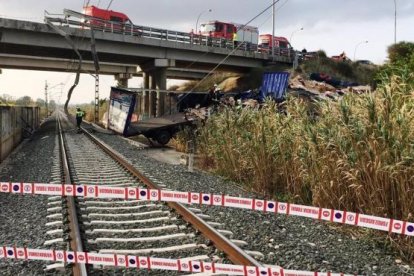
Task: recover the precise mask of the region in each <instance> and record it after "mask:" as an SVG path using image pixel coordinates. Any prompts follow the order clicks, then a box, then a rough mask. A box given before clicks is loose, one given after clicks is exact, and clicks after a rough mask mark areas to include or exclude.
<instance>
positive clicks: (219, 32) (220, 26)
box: [200, 21, 237, 40]
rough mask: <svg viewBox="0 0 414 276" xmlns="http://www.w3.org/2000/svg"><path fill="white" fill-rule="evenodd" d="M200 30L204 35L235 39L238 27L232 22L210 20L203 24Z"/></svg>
mask: <svg viewBox="0 0 414 276" xmlns="http://www.w3.org/2000/svg"><path fill="white" fill-rule="evenodd" d="M200 32H201V35H203V36H210V37H214V38H223V39H227V40H233V34H234V33H235V32H237V29H236V26H234V24H232V23H225V22H220V21H210V22H208V23H204V24H201V27H200Z"/></svg>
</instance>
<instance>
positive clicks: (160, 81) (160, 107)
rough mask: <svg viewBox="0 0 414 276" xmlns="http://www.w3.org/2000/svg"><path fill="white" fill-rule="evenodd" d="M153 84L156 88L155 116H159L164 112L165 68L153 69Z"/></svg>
mask: <svg viewBox="0 0 414 276" xmlns="http://www.w3.org/2000/svg"><path fill="white" fill-rule="evenodd" d="M155 86H156V89H157V117H159V116H162V115H164V113H165V96H166V95H165V90H167V68H157V69H156V70H155ZM160 90H164V91H160Z"/></svg>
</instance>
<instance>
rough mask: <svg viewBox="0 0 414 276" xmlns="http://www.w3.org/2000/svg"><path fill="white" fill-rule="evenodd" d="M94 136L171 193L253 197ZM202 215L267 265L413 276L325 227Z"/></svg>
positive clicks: (213, 211)
mask: <svg viewBox="0 0 414 276" xmlns="http://www.w3.org/2000/svg"><path fill="white" fill-rule="evenodd" d="M97 136H98V137H100V138H101V139H102V140H103V141H104V142H105V143H107V144H108V145H110V146H111V147H113V148H114V149H115V150H117V151H118V152H120V153H121V154H123V155H124V156H125V157H127V158H128V159H129V160H130V162H132V163H133V164H134V165H135V166H136V167H138V166H139V167H144V168H145V171H146V174H147V175H151V176H154V177H156V178H158V179H159V180H162V181H163V182H164V184H166V185H167V186H168V187H169V188H171V189H175V190H181V191H194V192H207V193H218V194H220V193H224V194H231V195H234V196H249V197H254V195H253V194H249V193H246V192H244V191H243V190H241V189H240V188H239V187H237V185H234V184H233V183H231V182H228V181H225V180H223V179H222V178H220V177H215V176H212V175H209V174H206V173H203V172H199V171H196V172H194V173H189V172H187V171H186V168H185V167H183V166H180V165H169V164H165V163H162V162H159V161H156V160H154V159H152V158H150V157H147V156H145V155H144V152H145V151H146V149H139V148H137V147H136V146H133V145H131V144H130V143H128V142H127V141H125V140H124V139H122V138H120V137H117V136H114V135H105V134H97ZM202 209H203V213H205V214H207V215H210V216H211V217H213V218H214V220H215V221H217V222H220V223H223V224H225V226H224V229H227V230H231V231H232V232H233V233H234V236H233V238H234V239H240V240H244V241H247V242H248V243H249V245H248V249H249V250H257V251H260V252H262V253H264V257H263V258H259V259H258V260H259V261H261V262H263V263H266V264H276V265H281V266H283V267H284V268H287V269H298V270H318V271H328V270H329V271H333V272H344V273H352V274H353V273H358V274H363V275H414V269H412V268H410V267H409V266H408V265H405V264H397V263H396V260H397V259H398V257H397V256H396V254H395V252H393V251H392V250H391V249H389V248H387V246H385V245H384V244H378V243H375V242H372V241H369V240H366V239H362V238H360V239H357V238H353V237H350V236H348V235H344V234H341V233H339V232H338V231H336V230H335V229H334V228H333V227H332V226H330V225H329V224H327V223H322V222H318V221H314V220H311V219H306V218H301V217H293V216H292V217H287V216H284V215H271V214H260V213H258V212H254V211H247V210H239V209H224V208H220V207H202ZM336 227H337V225H336ZM373 233H374V234H376V233H375V232H373Z"/></svg>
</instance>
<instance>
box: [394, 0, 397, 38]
mask: <svg viewBox="0 0 414 276" xmlns="http://www.w3.org/2000/svg"><path fill="white" fill-rule="evenodd" d="M394 44H397V0H394Z"/></svg>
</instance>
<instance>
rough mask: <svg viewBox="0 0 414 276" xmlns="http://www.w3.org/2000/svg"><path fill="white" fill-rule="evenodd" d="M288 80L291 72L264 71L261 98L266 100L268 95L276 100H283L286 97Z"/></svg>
mask: <svg viewBox="0 0 414 276" xmlns="http://www.w3.org/2000/svg"><path fill="white" fill-rule="evenodd" d="M288 80H289V73H287V72H266V73H264V74H263V80H262V87H261V88H260V94H259V100H260V101H264V100H265V99H266V98H268V97H270V98H272V99H273V100H276V101H281V100H283V99H284V97H285V93H286V88H287V85H288Z"/></svg>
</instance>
